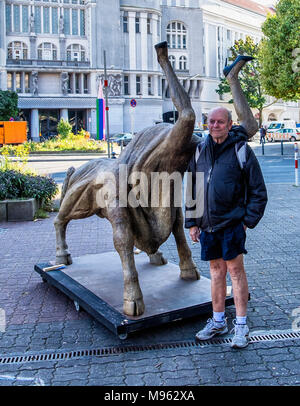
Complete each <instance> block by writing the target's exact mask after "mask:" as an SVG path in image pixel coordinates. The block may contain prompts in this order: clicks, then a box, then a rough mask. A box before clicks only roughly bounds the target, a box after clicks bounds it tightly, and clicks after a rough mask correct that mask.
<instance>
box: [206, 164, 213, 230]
mask: <svg viewBox="0 0 300 406" xmlns="http://www.w3.org/2000/svg"><path fill="white" fill-rule="evenodd" d="M212 170H213V166H212V167H211V168H210V169H209V172H208V178H207V190H206V207H207V221H208V226H209V227H208V231H209V232H210V233H212V231H213V229H212V226H211V222H210V217H209V208H208V189H209V184H210V180H211V173H212Z"/></svg>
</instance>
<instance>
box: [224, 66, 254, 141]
mask: <svg viewBox="0 0 300 406" xmlns="http://www.w3.org/2000/svg"><path fill="white" fill-rule="evenodd" d="M246 62H247V61H246V60H245V59H241V60H239V61H238V62H237V63H235V64H233V67H232V69H231V70H230V71H229V73H228V74H227V75H226V78H227V81H228V83H229V86H230V89H231V94H232V98H233V104H234V108H235V111H236V114H237V116H238V118H239V121H240V124H241V125H242V126H243V127H244V128H245V130H246V131H247V133H248V138H251V137H253V135H255V133H256V132H257V130H258V124H257V122H256V120H255V118H254V117H253V114H252V111H251V109H250V107H249V104H248V102H247V99H246V97H245V94H244V92H243V90H242V87H241V84H240V81H239V78H238V75H239V72H240V70H241V69H242V67H243V66H244V65H245V63H246ZM225 69H226V68H225Z"/></svg>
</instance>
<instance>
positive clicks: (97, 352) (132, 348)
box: [0, 331, 300, 364]
mask: <svg viewBox="0 0 300 406" xmlns="http://www.w3.org/2000/svg"><path fill="white" fill-rule="evenodd" d="M298 339H300V331H299V332H285V333H280V332H278V333H276V332H275V333H271V334H258V335H253V336H251V337H250V338H249V342H250V343H258V342H270V341H282V340H284V341H285V340H298ZM230 343H231V338H215V339H212V340H209V341H201V342H195V341H180V342H173V343H160V344H145V345H128V346H119V347H105V348H98V349H89V350H78V351H68V352H51V353H43V354H27V355H14V356H2V357H1V356H0V364H17V363H26V362H41V361H61V360H69V359H73V358H86V357H93V356H94V357H99V356H105V355H117V354H124V353H128V352H139V351H153V350H167V349H176V348H191V347H205V346H213V345H220V344H230Z"/></svg>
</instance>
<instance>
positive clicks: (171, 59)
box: [169, 55, 176, 69]
mask: <svg viewBox="0 0 300 406" xmlns="http://www.w3.org/2000/svg"><path fill="white" fill-rule="evenodd" d="M169 61H170V64H171V65H172V68H173V69H176V68H175V63H176V58H175V56H174V55H170V56H169Z"/></svg>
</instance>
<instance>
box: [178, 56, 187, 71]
mask: <svg viewBox="0 0 300 406" xmlns="http://www.w3.org/2000/svg"><path fill="white" fill-rule="evenodd" d="M179 70H187V58H186V56H181V57H180V58H179Z"/></svg>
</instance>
